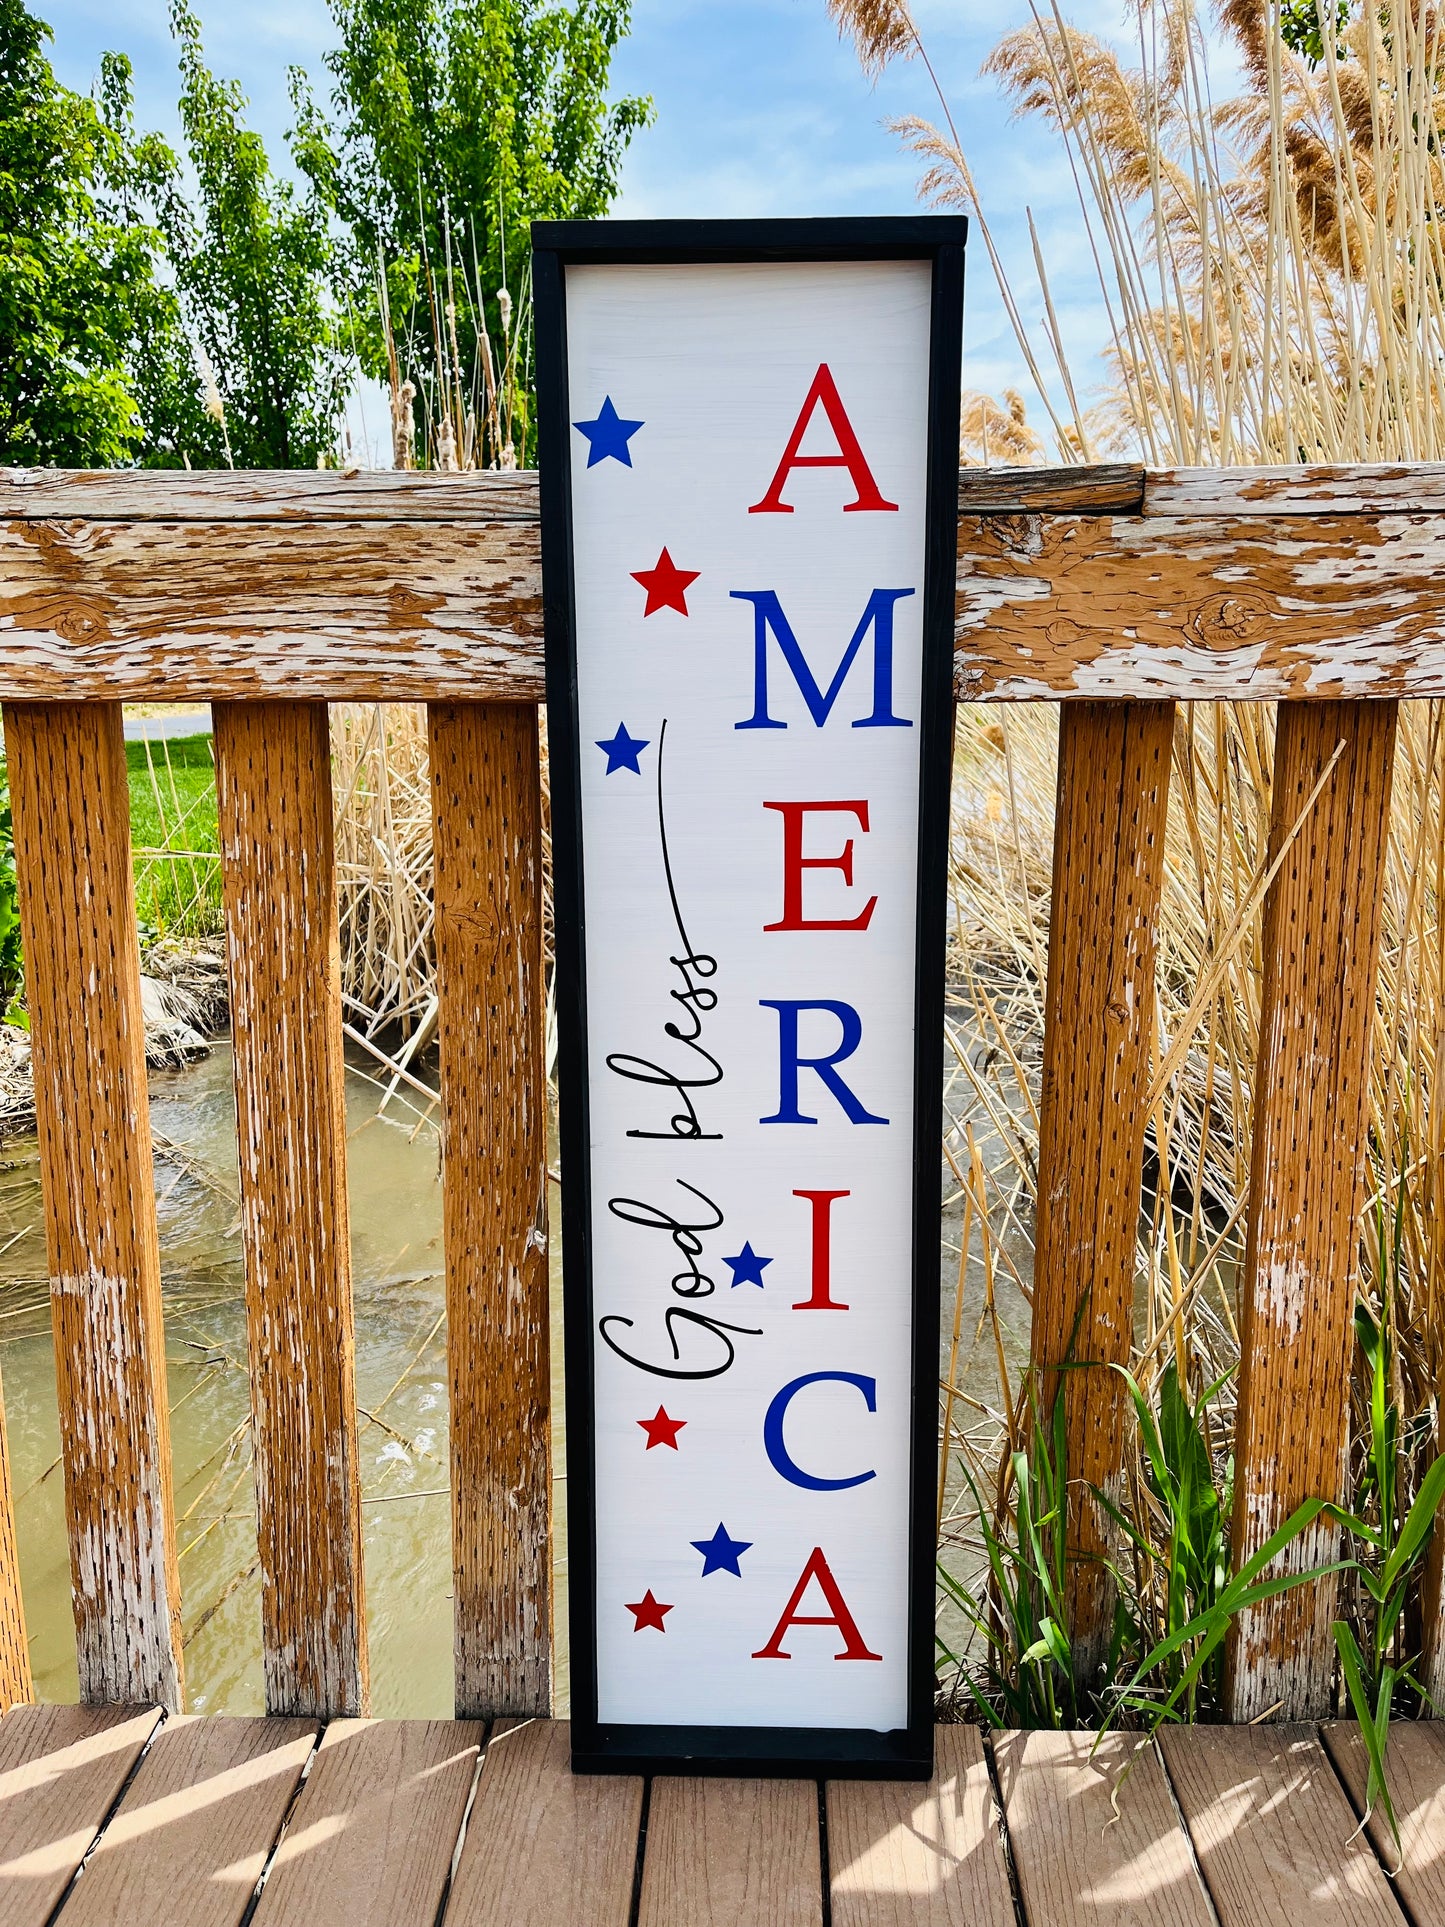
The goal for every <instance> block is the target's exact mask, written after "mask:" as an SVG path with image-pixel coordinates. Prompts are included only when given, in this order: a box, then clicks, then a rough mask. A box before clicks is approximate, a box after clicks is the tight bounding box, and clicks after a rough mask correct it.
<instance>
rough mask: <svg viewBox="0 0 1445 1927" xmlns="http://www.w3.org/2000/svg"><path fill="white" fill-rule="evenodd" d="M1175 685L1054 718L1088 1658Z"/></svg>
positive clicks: (1045, 1140) (1069, 1290)
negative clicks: (1140, 698)
mask: <svg viewBox="0 0 1445 1927" xmlns="http://www.w3.org/2000/svg"><path fill="white" fill-rule="evenodd" d="M1173 732H1174V705H1173V704H1172V703H1133V704H1123V703H1080V704H1078V705H1076V706H1071V707H1069V708H1066V709H1065V711H1064V713H1063V716H1062V717H1061V719H1060V724H1059V777H1058V803H1057V808H1056V811H1055V816H1054V873H1053V895H1052V899H1051V905H1050V912H1049V960H1048V982H1047V988H1046V994H1045V1012H1044V1063H1043V1086H1042V1096H1041V1105H1040V1117H1039V1187H1038V1214H1037V1230H1036V1236H1035V1254H1036V1255H1035V1259H1034V1306H1033V1323H1032V1338H1031V1346H1032V1361H1033V1364H1034V1366H1035V1368H1036V1369H1037V1370H1038V1372H1039V1373H1040V1379H1039V1381H1038V1382H1039V1384H1040V1386H1041V1398H1040V1414H1039V1416H1040V1420H1041V1422H1043V1423H1047V1422H1048V1417H1049V1414H1050V1413H1051V1412H1052V1409H1053V1401H1054V1398H1055V1397H1056V1395H1057V1393H1058V1391H1059V1390H1060V1386H1061V1378H1060V1374H1059V1373H1058V1371H1057V1370H1056V1368H1057V1367H1058V1366H1060V1365H1061V1364H1063V1363H1065V1362H1066V1361H1073V1362H1075V1363H1078V1364H1084V1363H1086V1362H1087V1365H1088V1369H1086V1370H1079V1371H1070V1372H1068V1373H1067V1374H1064V1375H1063V1378H1062V1390H1063V1393H1064V1397H1065V1399H1066V1401H1067V1414H1068V1417H1067V1440H1068V1472H1069V1482H1070V1543H1071V1547H1072V1548H1073V1550H1074V1552H1075V1553H1076V1555H1077V1557H1076V1559H1075V1563H1074V1565H1073V1567H1072V1570H1071V1595H1072V1601H1073V1605H1072V1633H1073V1640H1074V1651H1075V1663H1076V1665H1077V1667H1078V1668H1079V1671H1080V1674H1081V1676H1082V1677H1083V1678H1085V1679H1088V1680H1092V1679H1093V1678H1094V1677H1095V1676H1096V1674H1097V1673H1098V1671H1099V1668H1100V1666H1101V1665H1102V1664H1103V1663H1104V1662H1105V1661H1106V1660H1107V1656H1108V1648H1109V1638H1110V1633H1111V1630H1112V1627H1113V1616H1114V1605H1113V1592H1112V1588H1111V1587H1110V1586H1109V1584H1108V1583H1107V1575H1106V1572H1105V1569H1104V1566H1103V1565H1102V1563H1101V1555H1102V1554H1103V1553H1104V1552H1105V1551H1106V1550H1107V1549H1108V1545H1109V1535H1108V1534H1107V1533H1106V1532H1105V1529H1104V1528H1105V1520H1104V1517H1103V1514H1102V1513H1101V1511H1100V1509H1099V1507H1098V1506H1097V1505H1096V1504H1095V1503H1094V1501H1093V1499H1092V1498H1091V1497H1090V1488H1091V1487H1093V1486H1097V1487H1098V1488H1099V1489H1100V1490H1101V1491H1105V1492H1107V1493H1109V1495H1110V1497H1111V1498H1113V1499H1114V1500H1115V1502H1116V1503H1118V1502H1119V1501H1120V1499H1121V1498H1122V1497H1123V1494H1122V1492H1121V1490H1120V1481H1121V1478H1122V1476H1123V1467H1124V1464H1125V1460H1126V1455H1127V1451H1128V1446H1127V1445H1126V1440H1128V1439H1130V1438H1132V1432H1131V1431H1130V1428H1129V1426H1128V1424H1127V1423H1126V1418H1127V1415H1128V1412H1129V1401H1128V1395H1127V1388H1126V1386H1125V1385H1124V1382H1123V1380H1122V1379H1121V1378H1120V1377H1119V1374H1118V1373H1117V1372H1116V1371H1114V1370H1113V1369H1112V1367H1113V1366H1115V1365H1126V1364H1127V1363H1128V1362H1129V1353H1130V1346H1131V1342H1132V1335H1133V1326H1134V1253H1135V1245H1136V1241H1137V1229H1138V1222H1139V1198H1140V1185H1141V1181H1142V1173H1143V1164H1144V1128H1145V1124H1146V1123H1147V1117H1146V1114H1145V1105H1146V1101H1147V1096H1148V1087H1149V1060H1150V1050H1151V1047H1152V1045H1153V1041H1154V954H1155V933H1156V928H1157V924H1158V917H1159V899H1160V890H1161V887H1162V882H1163V874H1164V820H1165V813H1166V810H1167V807H1168V799H1169V760H1170V753H1171V746H1172V742H1173Z"/></svg>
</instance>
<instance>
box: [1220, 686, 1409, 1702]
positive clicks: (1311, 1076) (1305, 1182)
mask: <svg viewBox="0 0 1445 1927" xmlns="http://www.w3.org/2000/svg"><path fill="white" fill-rule="evenodd" d="M1395 724H1396V707H1395V705H1394V704H1393V703H1330V704H1310V705H1305V704H1294V705H1290V706H1289V707H1286V708H1282V709H1281V710H1280V713H1279V725H1278V732H1277V737H1276V743H1275V764H1274V793H1273V801H1272V809H1271V820H1270V835H1269V853H1270V860H1271V862H1272V861H1273V860H1274V858H1275V856H1276V855H1277V853H1278V852H1279V851H1280V849H1281V848H1282V847H1283V845H1284V843H1285V840H1286V839H1287V837H1288V836H1289V834H1290V831H1291V830H1292V828H1293V826H1294V825H1295V823H1296V822H1297V821H1298V820H1299V818H1300V815H1301V812H1302V811H1303V810H1304V808H1305V805H1306V804H1307V803H1308V801H1309V798H1310V796H1311V794H1312V793H1313V791H1314V790H1315V788H1316V786H1317V785H1318V784H1319V782H1320V779H1321V777H1322V776H1324V777H1325V781H1324V787H1323V789H1322V790H1321V791H1320V794H1319V797H1318V799H1317V800H1316V802H1315V804H1314V807H1313V808H1312V809H1311V810H1310V811H1309V813H1308V815H1307V816H1305V818H1304V822H1303V826H1302V827H1301V829H1300V831H1299V833H1298V835H1297V836H1296V837H1295V839H1294V841H1293V843H1292V844H1291V845H1290V847H1289V850H1288V853H1287V854H1286V856H1285V859H1284V862H1283V864H1282V866H1281V868H1280V870H1279V873H1278V875H1277V876H1276V877H1275V880H1274V883H1273V884H1272V885H1271V887H1270V890H1269V893H1268V895H1267V896H1266V898H1265V906H1264V929H1263V939H1262V954H1263V960H1264V987H1263V994H1262V1006H1261V1012H1260V1037H1259V1055H1258V1063H1257V1068H1256V1073H1255V1092H1254V1139H1253V1144H1252V1147H1251V1159H1250V1188H1249V1198H1250V1202H1249V1230H1248V1237H1247V1240H1246V1251H1245V1263H1244V1269H1243V1271H1242V1272H1241V1273H1240V1281H1239V1293H1240V1309H1241V1325H1242V1330H1241V1359H1240V1383H1239V1417H1238V1435H1237V1442H1236V1446H1235V1475H1234V1494H1235V1507H1234V1558H1235V1569H1236V1570H1238V1568H1239V1566H1241V1565H1242V1564H1243V1563H1244V1561H1245V1560H1246V1559H1248V1558H1249V1557H1251V1556H1252V1555H1253V1554H1254V1553H1255V1552H1256V1551H1258V1549H1259V1547H1260V1546H1261V1545H1262V1544H1263V1543H1264V1541H1265V1540H1266V1539H1267V1538H1268V1537H1269V1536H1270V1534H1271V1533H1272V1532H1274V1531H1275V1530H1276V1529H1277V1528H1278V1527H1279V1526H1281V1525H1283V1523H1284V1521H1285V1520H1286V1519H1287V1518H1288V1516H1289V1514H1290V1513H1291V1512H1292V1511H1293V1510H1294V1509H1295V1507H1296V1506H1298V1505H1301V1504H1303V1502H1304V1501H1305V1500H1306V1499H1309V1498H1324V1499H1333V1500H1340V1499H1343V1497H1344V1496H1345V1477H1346V1443H1347V1432H1348V1424H1349V1363H1350V1351H1351V1309H1352V1303H1353V1298H1354V1291H1355V1275H1356V1268H1357V1266H1358V1263H1359V1214H1360V1210H1361V1208H1362V1206H1363V1203H1364V1178H1365V1148H1366V1143H1365V1134H1366V1129H1367V1125H1368V1107H1369V1090H1370V1059H1369V1053H1370V1047H1371V1035H1372V1030H1373V1025H1374V1017H1375V970H1376V964H1377V962H1378V957H1379V943H1380V905H1381V895H1382V891H1383V887H1384V863H1385V848H1386V839H1387V835H1388V830H1389V812H1390V779H1391V764H1392V761H1393V758H1394V749H1395ZM1337 751H1339V758H1338V761H1337V762H1335V763H1334V766H1333V768H1332V769H1330V764H1331V759H1332V758H1334V757H1335V755H1336V752H1337ZM1326 770H1329V771H1330V773H1329V774H1328V776H1325V772H1326ZM1338 1541H1339V1534H1338V1531H1337V1529H1335V1528H1334V1527H1330V1526H1326V1525H1325V1523H1324V1522H1323V1521H1320V1522H1319V1523H1318V1524H1317V1525H1316V1526H1315V1527H1314V1528H1313V1529H1312V1530H1311V1531H1309V1532H1307V1533H1306V1534H1305V1535H1304V1536H1303V1537H1302V1538H1300V1539H1298V1540H1296V1541H1295V1544H1294V1546H1293V1547H1292V1548H1291V1549H1290V1550H1289V1551H1288V1552H1287V1553H1286V1554H1285V1556H1284V1557H1283V1558H1282V1559H1281V1560H1280V1561H1279V1562H1278V1563H1277V1566H1276V1568H1274V1570H1278V1571H1280V1572H1302V1571H1304V1570H1305V1569H1306V1568H1307V1567H1309V1566H1312V1565H1317V1564H1320V1563H1323V1562H1328V1561H1329V1560H1330V1559H1332V1558H1334V1557H1337V1556H1338V1555H1337V1552H1336V1547H1337V1545H1338ZM1337 1596H1338V1586H1337V1584H1336V1583H1335V1582H1333V1581H1329V1580H1323V1581H1321V1582H1319V1583H1318V1584H1316V1585H1306V1586H1300V1587H1297V1588H1295V1589H1294V1590H1293V1591H1291V1592H1288V1593H1284V1594H1281V1595H1280V1596H1279V1597H1277V1598H1275V1599H1271V1600H1268V1601H1266V1602H1265V1603H1264V1604H1263V1605H1260V1606H1257V1607H1254V1608H1252V1609H1251V1610H1250V1611H1248V1612H1246V1613H1244V1614H1242V1615H1241V1616H1240V1618H1239V1620H1238V1621H1237V1622H1236V1625H1235V1627H1234V1630H1233V1634H1232V1636H1231V1640H1230V1644H1229V1648H1228V1666H1227V1675H1228V1676H1227V1681H1226V1695H1227V1699H1228V1703H1229V1716H1230V1718H1231V1719H1233V1720H1239V1721H1246V1720H1253V1719H1257V1718H1258V1717H1259V1716H1260V1715H1261V1714H1263V1713H1266V1712H1268V1711H1270V1709H1272V1708H1275V1707H1278V1709H1279V1711H1280V1714H1281V1717H1282V1718H1284V1719H1286V1720H1301V1719H1319V1718H1321V1717H1323V1716H1325V1715H1327V1714H1328V1713H1329V1712H1330V1711H1332V1709H1333V1681H1334V1664H1335V1653H1334V1641H1333V1638H1332V1636H1331V1633H1330V1622H1331V1620H1332V1619H1333V1618H1334V1609H1335V1603H1336V1599H1337Z"/></svg>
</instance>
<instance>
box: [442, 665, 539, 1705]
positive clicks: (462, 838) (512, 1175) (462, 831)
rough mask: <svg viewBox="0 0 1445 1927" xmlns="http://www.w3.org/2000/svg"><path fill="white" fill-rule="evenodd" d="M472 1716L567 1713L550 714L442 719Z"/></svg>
mask: <svg viewBox="0 0 1445 1927" xmlns="http://www.w3.org/2000/svg"><path fill="white" fill-rule="evenodd" d="M428 728H429V742H430V752H431V774H432V835H433V848H434V851H435V874H436V883H435V904H436V948H437V993H438V998H439V1004H440V1014H439V1029H440V1043H441V1093H442V1114H443V1117H444V1119H445V1123H444V1126H443V1137H442V1153H443V1162H442V1182H443V1202H444V1214H445V1237H446V1271H447V1356H448V1362H449V1370H450V1380H451V1405H450V1414H451V1416H450V1421H449V1423H450V1436H451V1467H452V1570H453V1575H454V1578H455V1582H456V1593H455V1618H454V1626H455V1640H454V1644H455V1654H456V1709H457V1712H458V1714H459V1715H461V1716H464V1717H465V1716H467V1715H471V1716H475V1717H487V1718H489V1717H492V1716H495V1715H499V1714H515V1715H521V1716H524V1717H525V1716H528V1715H536V1716H540V1717H545V1716H546V1714H547V1713H548V1712H549V1711H550V1710H551V1707H550V1695H551V1647H552V1599H551V1558H552V1547H551V1487H552V1480H551V1449H550V1427H549V1418H548V1413H549V1391H550V1369H551V1368H550V1363H549V1357H548V1303H547V1291H548V1283H547V1197H546V1187H547V1071H546V1053H545V1035H544V1033H545V1014H546V990H545V987H544V982H543V974H542V793H541V778H540V769H539V757H538V736H537V716H536V712H535V711H534V710H531V709H525V708H519V707H518V706H517V705H516V704H500V703H485V704H473V705H470V706H466V707H461V706H457V707H451V708H447V707H436V708H433V709H432V710H431V712H430V715H429V718H428Z"/></svg>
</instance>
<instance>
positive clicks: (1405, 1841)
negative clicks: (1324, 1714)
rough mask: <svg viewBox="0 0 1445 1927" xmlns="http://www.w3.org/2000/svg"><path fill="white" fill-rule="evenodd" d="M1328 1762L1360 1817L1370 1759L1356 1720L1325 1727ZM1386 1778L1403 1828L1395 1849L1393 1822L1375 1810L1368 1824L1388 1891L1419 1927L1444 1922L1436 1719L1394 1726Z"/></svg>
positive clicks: (1443, 1801) (1443, 1796) (1443, 1816)
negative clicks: (1389, 1872)
mask: <svg viewBox="0 0 1445 1927" xmlns="http://www.w3.org/2000/svg"><path fill="white" fill-rule="evenodd" d="M1320 1737H1321V1738H1322V1739H1323V1740H1324V1743H1325V1751H1326V1752H1327V1753H1328V1754H1329V1756H1330V1761H1331V1764H1332V1765H1333V1766H1334V1769H1335V1771H1336V1772H1337V1773H1338V1774H1339V1776H1340V1778H1341V1779H1342V1780H1343V1781H1344V1783H1345V1787H1346V1788H1347V1790H1348V1792H1349V1796H1350V1804H1351V1806H1352V1807H1353V1808H1354V1810H1355V1812H1356V1813H1357V1814H1359V1813H1363V1812H1364V1810H1365V1782H1366V1779H1367V1777H1368V1771H1369V1756H1368V1755H1367V1753H1366V1752H1365V1746H1364V1742H1363V1740H1361V1738H1360V1729H1359V1727H1358V1726H1356V1725H1355V1724H1354V1723H1353V1721H1344V1720H1331V1721H1330V1722H1329V1723H1328V1724H1327V1725H1325V1726H1323V1727H1322V1728H1321V1729H1320ZM1385 1776H1386V1779H1387V1780H1388V1782H1389V1787H1390V1798H1391V1800H1392V1801H1393V1802H1394V1806H1395V1815H1396V1818H1397V1819H1398V1820H1399V1822H1400V1844H1399V1847H1398V1848H1397V1847H1396V1845H1395V1842H1394V1839H1393V1838H1392V1836H1391V1833H1390V1823H1389V1821H1388V1820H1387V1819H1386V1817H1385V1814H1384V1812H1383V1810H1382V1809H1380V1808H1379V1807H1377V1808H1376V1809H1375V1811H1374V1812H1373V1813H1372V1814H1371V1815H1370V1819H1369V1822H1368V1826H1369V1834H1370V1840H1371V1843H1372V1844H1373V1846H1374V1849H1375V1852H1376V1854H1377V1855H1378V1856H1379V1858H1380V1860H1381V1861H1382V1862H1383V1864H1384V1865H1385V1866H1386V1867H1390V1868H1396V1869H1397V1871H1396V1872H1395V1874H1394V1876H1393V1879H1392V1881H1391V1885H1392V1886H1393V1888H1394V1890H1395V1892H1396V1893H1397V1894H1398V1895H1399V1897H1400V1899H1401V1900H1402V1901H1403V1902H1404V1904H1405V1907H1406V1908H1407V1910H1408V1912H1409V1915H1410V1919H1411V1920H1412V1921H1413V1922H1415V1923H1416V1927H1435V1923H1438V1922H1441V1921H1445V1853H1442V1846H1445V1732H1442V1730H1441V1729H1440V1727H1439V1725H1438V1724H1437V1723H1436V1722H1435V1721H1434V1720H1392V1721H1391V1722H1390V1737H1389V1743H1388V1746H1387V1748H1386V1751H1385Z"/></svg>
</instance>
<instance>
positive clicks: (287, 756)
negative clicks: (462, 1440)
mask: <svg viewBox="0 0 1445 1927" xmlns="http://www.w3.org/2000/svg"><path fill="white" fill-rule="evenodd" d="M213 716H214V727H215V751H216V800H217V809H218V814H219V818H220V842H221V869H222V883H223V894H224V898H225V911H226V939H227V943H226V951H227V967H228V971H229V976H230V989H231V1034H232V1039H233V1043H234V1050H235V1075H236V1113H237V1123H238V1139H239V1146H240V1163H241V1227H242V1234H243V1239H244V1244H245V1258H246V1327H247V1334H248V1341H249V1350H250V1361H251V1418H252V1430H253V1437H254V1444H255V1465H256V1511H257V1526H258V1533H259V1540H260V1553H261V1626H262V1639H263V1647H264V1658H265V1673H266V1706H267V1710H268V1711H269V1712H272V1713H294V1714H308V1713H310V1714H318V1715H320V1716H322V1717H324V1718H332V1717H335V1716H336V1715H339V1714H354V1713H358V1712H364V1711H365V1710H366V1706H367V1693H368V1685H367V1661H366V1614H365V1606H364V1602H363V1596H362V1570H361V1492H360V1481H359V1471H358V1464H357V1435H356V1387H355V1369H354V1351H355V1340H354V1331H353V1321H352V1301H351V1247H350V1230H349V1221H348V1216H347V1189H346V1110H345V1097H344V1093H343V1089H342V1075H343V1063H342V1031H341V971H340V957H339V948H338V938H337V925H336V873H335V864H334V862H333V844H332V815H331V746H330V738H329V735H328V729H327V716H326V708H325V706H324V704H312V703H258V704H219V705H218V706H217V707H216V709H215V711H214V712H213Z"/></svg>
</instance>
